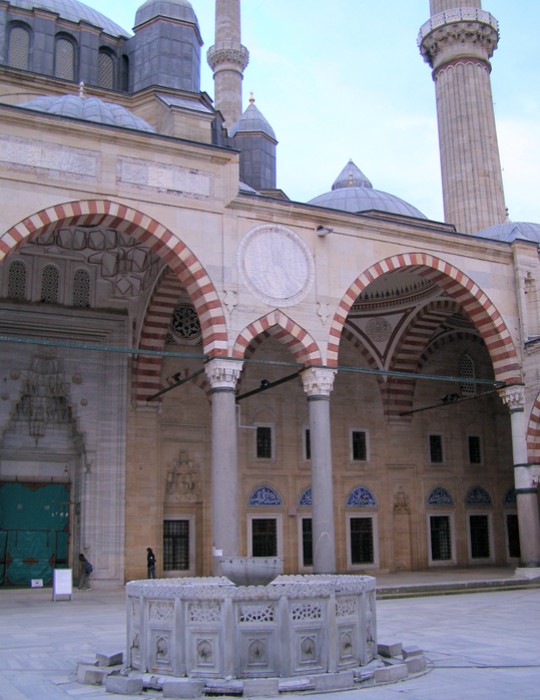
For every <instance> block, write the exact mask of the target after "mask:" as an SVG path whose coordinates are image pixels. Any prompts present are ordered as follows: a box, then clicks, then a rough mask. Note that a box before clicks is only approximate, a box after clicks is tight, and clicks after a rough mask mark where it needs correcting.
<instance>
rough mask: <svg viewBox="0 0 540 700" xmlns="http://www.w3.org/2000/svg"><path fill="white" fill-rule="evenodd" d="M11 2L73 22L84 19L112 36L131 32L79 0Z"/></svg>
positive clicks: (11, 3) (26, 0)
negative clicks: (46, 11) (53, 13)
mask: <svg viewBox="0 0 540 700" xmlns="http://www.w3.org/2000/svg"><path fill="white" fill-rule="evenodd" d="M9 4H10V5H11V6H12V7H20V8H21V9H23V10H32V9H33V8H40V9H43V10H49V11H50V12H56V13H57V14H58V15H59V16H60V17H62V18H63V19H68V20H70V21H71V22H80V21H81V20H84V21H85V22H88V23H89V24H91V25H92V26H94V27H99V29H103V30H104V31H105V32H107V34H111V35H112V36H126V37H127V36H130V32H126V30H125V29H122V27H120V26H119V25H118V24H116V23H115V22H113V21H112V20H110V19H108V18H107V17H105V15H102V14H101V12H98V11H97V10H93V9H92V8H91V7H88V5H85V4H84V3H82V2H79V1H78V0H9Z"/></svg>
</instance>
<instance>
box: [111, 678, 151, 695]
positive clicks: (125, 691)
mask: <svg viewBox="0 0 540 700" xmlns="http://www.w3.org/2000/svg"><path fill="white" fill-rule="evenodd" d="M105 688H106V689H107V692H108V693H118V695H141V694H142V689H143V682H142V678H130V677H129V676H107V678H106V679H105Z"/></svg>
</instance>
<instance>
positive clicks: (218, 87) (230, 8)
mask: <svg viewBox="0 0 540 700" xmlns="http://www.w3.org/2000/svg"><path fill="white" fill-rule="evenodd" d="M207 58H208V64H209V66H210V68H211V69H212V70H213V72H214V87H215V105H216V108H217V109H219V110H220V111H221V113H222V114H223V117H224V119H225V126H226V128H227V129H228V130H229V131H230V130H231V129H232V128H233V126H234V125H235V124H236V123H237V122H238V120H239V119H240V116H241V114H242V80H243V77H244V69H245V67H246V66H247V64H248V61H249V52H248V50H247V49H246V47H245V46H242V43H241V21H240V0H216V36H215V44H214V46H211V47H210V48H209V49H208V54H207Z"/></svg>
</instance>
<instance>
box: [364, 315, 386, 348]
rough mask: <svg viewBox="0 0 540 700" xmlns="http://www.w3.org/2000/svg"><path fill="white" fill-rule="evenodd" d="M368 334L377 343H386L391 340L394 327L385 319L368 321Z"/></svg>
mask: <svg viewBox="0 0 540 700" xmlns="http://www.w3.org/2000/svg"><path fill="white" fill-rule="evenodd" d="M366 332H367V334H368V336H369V337H370V338H371V340H373V341H375V342H376V343H384V342H386V341H387V340H388V338H390V334H391V333H392V326H391V325H390V324H389V323H388V321H387V320H386V319H384V318H372V319H371V320H370V321H368V324H367V326H366Z"/></svg>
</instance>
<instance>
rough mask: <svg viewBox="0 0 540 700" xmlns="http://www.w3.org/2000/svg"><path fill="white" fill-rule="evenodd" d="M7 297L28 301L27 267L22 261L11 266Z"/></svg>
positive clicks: (16, 261)
mask: <svg viewBox="0 0 540 700" xmlns="http://www.w3.org/2000/svg"><path fill="white" fill-rule="evenodd" d="M7 295H8V298H9V299H20V300H24V299H26V265H25V264H24V263H23V262H21V261H20V260H15V262H12V263H11V265H10V266H9V275H8V294H7Z"/></svg>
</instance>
